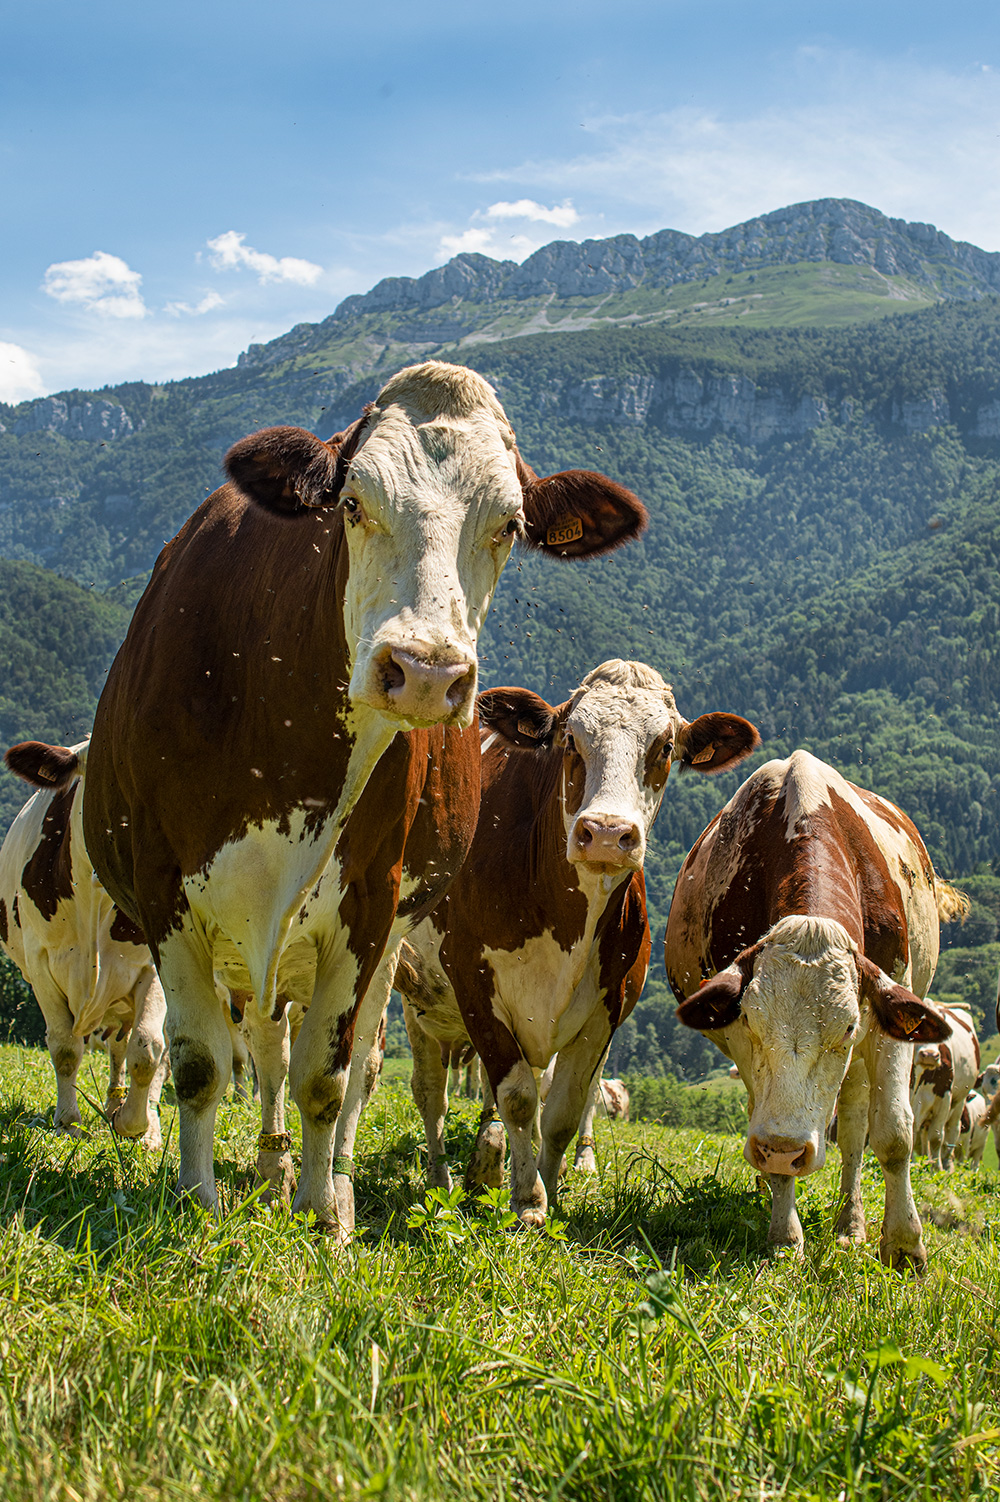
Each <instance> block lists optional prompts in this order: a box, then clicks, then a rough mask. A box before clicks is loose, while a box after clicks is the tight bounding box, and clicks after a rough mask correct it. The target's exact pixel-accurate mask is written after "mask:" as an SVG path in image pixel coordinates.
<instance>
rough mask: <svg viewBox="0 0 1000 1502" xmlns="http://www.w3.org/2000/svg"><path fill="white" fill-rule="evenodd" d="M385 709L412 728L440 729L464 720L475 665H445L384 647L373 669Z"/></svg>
mask: <svg viewBox="0 0 1000 1502" xmlns="http://www.w3.org/2000/svg"><path fill="white" fill-rule="evenodd" d="M375 671H376V675H377V676H378V678H379V681H380V684H381V688H382V693H383V695H384V702H385V708H386V709H387V710H388V711H389V713H390V714H393V715H398V716H399V718H400V719H401V720H406V721H408V722H409V723H410V724H413V725H439V724H441V723H442V722H444V721H449V720H455V719H459V718H464V717H465V714H466V711H468V710H469V709H470V708H471V702H472V699H473V697H474V696H475V692H476V663H475V662H474V661H472V662H470V661H469V659H468V658H467V657H458V658H446V659H445V660H444V661H441V660H439V659H438V657H437V656H436V655H435V656H433V657H431V656H428V657H425V656H423V655H422V654H420V653H418V652H412V651H408V650H406V649H405V648H403V647H392V646H387V647H385V648H384V649H383V651H382V652H381V653H380V655H379V660H378V662H377V664H376V665H375Z"/></svg>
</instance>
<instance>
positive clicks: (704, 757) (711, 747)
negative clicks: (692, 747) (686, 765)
mask: <svg viewBox="0 0 1000 1502" xmlns="http://www.w3.org/2000/svg"><path fill="white" fill-rule="evenodd" d="M714 755H715V742H714V741H710V742H709V744H708V745H707V746H706V747H705V749H704V751H699V752H698V755H697V756H692V758H691V765H692V766H693V767H699V766H701V763H702V762H703V761H711V760H712V757H713V756H714Z"/></svg>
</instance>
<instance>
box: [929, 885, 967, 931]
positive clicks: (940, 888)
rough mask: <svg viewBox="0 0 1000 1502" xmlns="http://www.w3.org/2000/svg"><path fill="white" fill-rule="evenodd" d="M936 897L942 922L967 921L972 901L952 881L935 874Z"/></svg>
mask: <svg viewBox="0 0 1000 1502" xmlns="http://www.w3.org/2000/svg"><path fill="white" fill-rule="evenodd" d="M934 897H935V900H936V902H937V910H938V917H939V918H940V920H941V922H942V923H955V922H959V923H964V922H965V920H966V918H967V917H968V916H969V912H970V911H971V908H972V903H971V902H970V901H969V898H968V897H966V895H965V893H964V892H960V891H959V890H958V888H957V887H953V886H952V885H951V883H950V882H947V881H942V880H941V878H940V876H935V877H934Z"/></svg>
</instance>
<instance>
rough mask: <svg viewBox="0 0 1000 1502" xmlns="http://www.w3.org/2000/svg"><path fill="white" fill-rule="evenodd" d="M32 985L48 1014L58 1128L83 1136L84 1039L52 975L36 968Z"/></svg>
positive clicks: (47, 1025) (47, 1030) (61, 1130)
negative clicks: (79, 1081)
mask: <svg viewBox="0 0 1000 1502" xmlns="http://www.w3.org/2000/svg"><path fill="white" fill-rule="evenodd" d="M32 989H33V991H34V993H35V997H36V999H37V1001H38V1005H39V1007H40V1008H41V1012H42V1016H43V1017H44V1018H45V1042H46V1043H47V1045H48V1049H49V1055H50V1057H51V1059H52V1067H53V1069H54V1070H55V1072H56V1114H55V1126H56V1129H57V1130H58V1131H60V1132H67V1133H68V1134H69V1135H70V1136H71V1137H82V1136H83V1135H84V1133H83V1130H82V1128H81V1126H80V1106H79V1103H78V1102H77V1098H76V1075H77V1070H78V1069H79V1068H80V1060H81V1059H82V1058H83V1039H82V1038H80V1037H78V1036H77V1035H76V1034H75V1033H74V1031H73V1014H72V1012H71V1011H70V1009H69V1004H68V1002H67V1000H66V997H65V996H64V995H63V993H62V991H61V990H60V989H59V987H58V986H57V985H56V983H55V981H54V980H53V979H52V978H51V976H50V975H48V974H47V973H44V974H43V973H42V972H41V970H40V969H39V970H36V972H35V977H34V979H33V981H32Z"/></svg>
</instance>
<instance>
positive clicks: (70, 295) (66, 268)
mask: <svg viewBox="0 0 1000 1502" xmlns="http://www.w3.org/2000/svg"><path fill="white" fill-rule="evenodd" d="M141 285H142V276H141V275H140V273H139V272H138V271H133V270H132V268H131V266H129V265H128V263H127V262H126V261H123V260H122V259H121V257H120V256H112V255H109V254H108V252H107V251H106V250H95V251H94V254H93V255H92V256H87V257H86V258H85V259H84V260H80V261H56V262H55V263H54V264H53V265H51V266H50V267H49V268H48V270H47V271H46V273H45V276H44V278H43V280H42V290H43V291H45V292H47V293H48V295H49V296H50V297H54V298H55V300H56V302H64V303H77V304H79V305H80V306H81V307H82V308H84V309H85V310H86V311H87V312H91V313H100V314H101V315H102V317H104V318H145V316H146V313H147V311H148V309H147V308H146V304H145V303H144V302H143V300H142V294H141V293H140V291H139V288H140V286H141Z"/></svg>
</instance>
